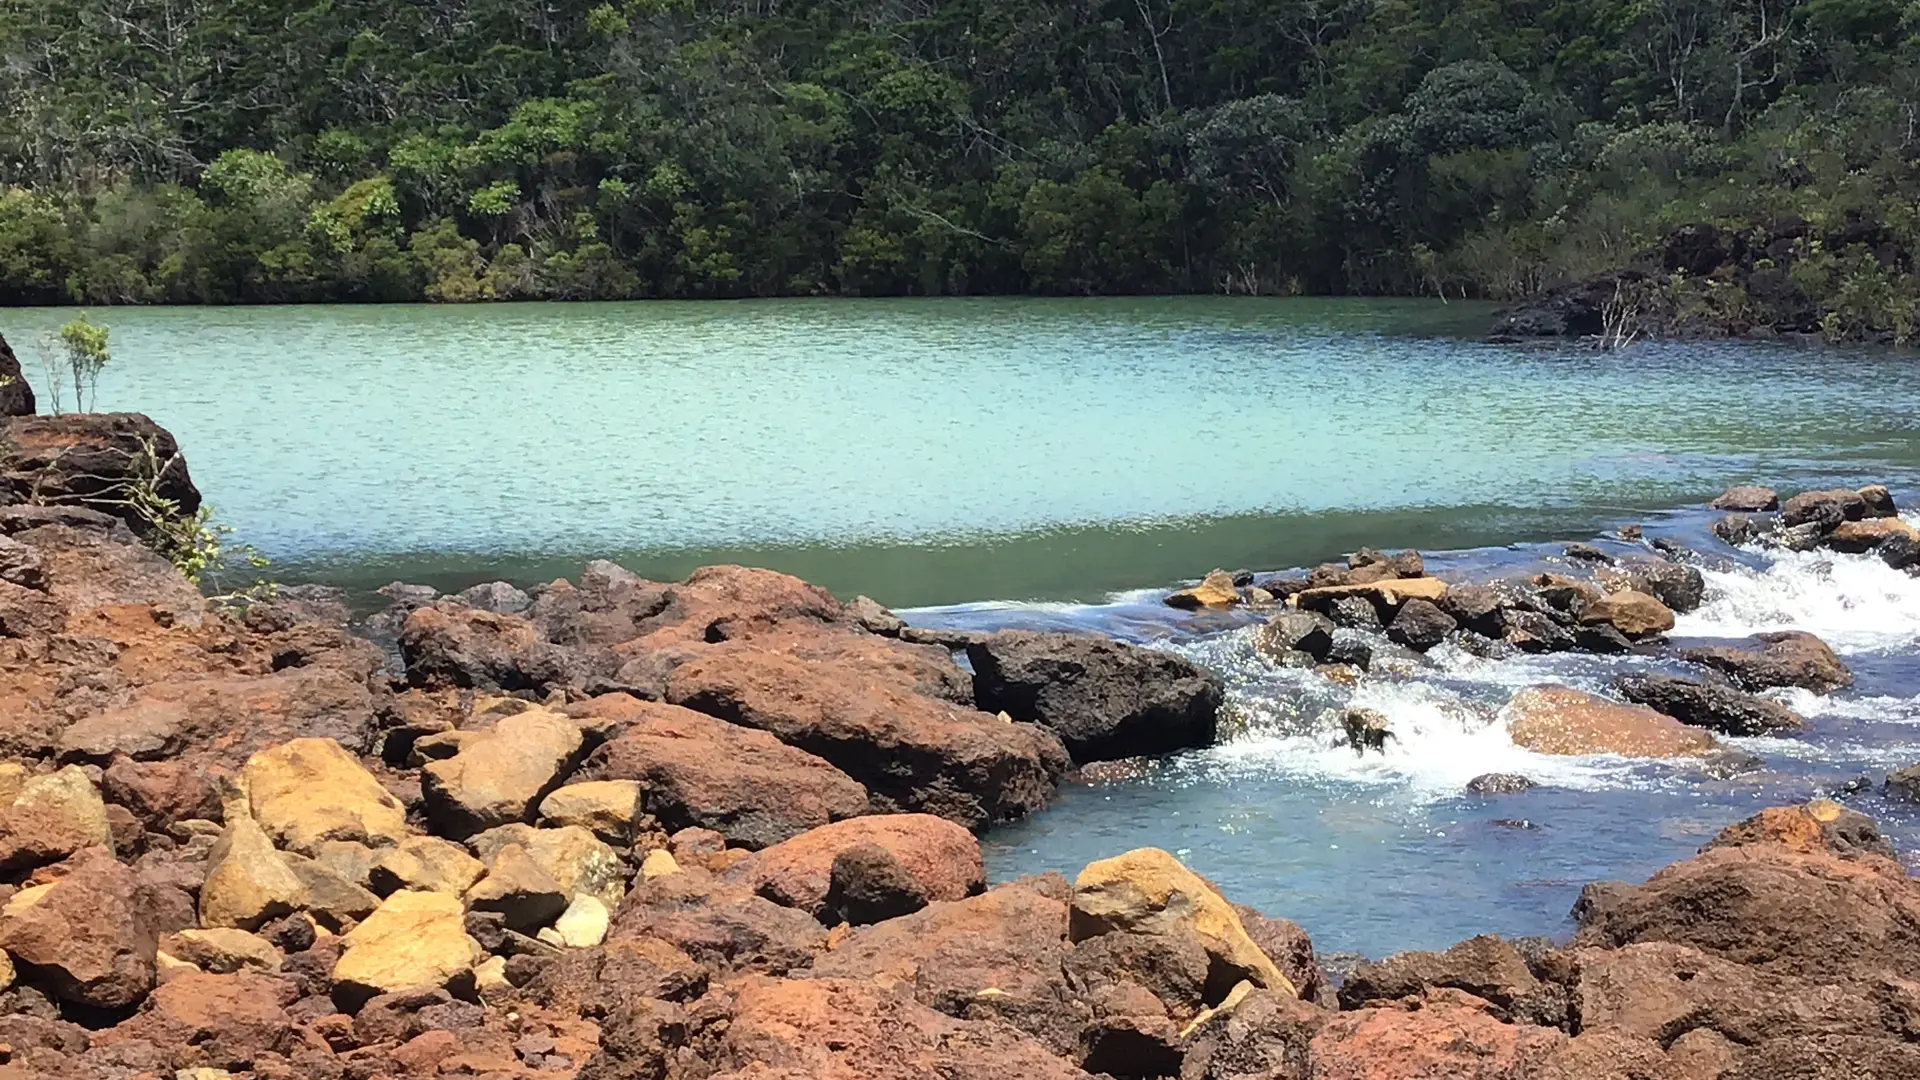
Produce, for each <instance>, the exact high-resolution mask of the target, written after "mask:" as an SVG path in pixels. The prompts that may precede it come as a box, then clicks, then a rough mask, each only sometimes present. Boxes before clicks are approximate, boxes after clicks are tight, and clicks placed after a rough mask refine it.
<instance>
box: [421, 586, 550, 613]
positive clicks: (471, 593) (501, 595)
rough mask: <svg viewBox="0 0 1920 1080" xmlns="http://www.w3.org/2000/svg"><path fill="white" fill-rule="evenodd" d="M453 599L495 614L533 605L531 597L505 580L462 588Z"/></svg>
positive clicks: (523, 609) (516, 610) (518, 610)
mask: <svg viewBox="0 0 1920 1080" xmlns="http://www.w3.org/2000/svg"><path fill="white" fill-rule="evenodd" d="M428 599H429V600H431V599H432V598H431V597H429V598H428ZM453 599H455V600H457V601H459V602H460V603H462V604H465V605H467V606H468V607H472V608H479V609H480V610H481V611H491V612H493V613H495V614H497V615H518V614H520V613H521V612H523V611H526V610H527V609H528V608H530V607H532V606H533V597H531V596H528V595H527V594H526V592H525V591H524V590H522V589H520V588H519V587H518V586H515V585H513V584H511V583H509V582H505V581H488V582H483V583H481V584H479V585H474V586H471V587H469V588H465V589H462V590H460V591H459V592H457V593H454V594H453Z"/></svg>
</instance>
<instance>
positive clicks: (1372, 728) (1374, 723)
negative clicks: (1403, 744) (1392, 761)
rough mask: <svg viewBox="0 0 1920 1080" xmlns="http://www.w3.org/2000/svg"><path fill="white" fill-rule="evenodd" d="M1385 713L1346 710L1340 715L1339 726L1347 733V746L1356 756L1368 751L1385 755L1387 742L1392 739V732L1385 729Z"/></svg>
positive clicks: (1369, 710)
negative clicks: (1351, 748)
mask: <svg viewBox="0 0 1920 1080" xmlns="http://www.w3.org/2000/svg"><path fill="white" fill-rule="evenodd" d="M1387 724H1388V720H1387V717H1386V714H1385V713H1382V712H1380V711H1379V710H1377V709H1347V710H1345V711H1343V712H1342V713H1341V714H1340V726H1341V728H1342V729H1344V730H1345V731H1346V733H1347V745H1348V746H1351V747H1353V752H1354V753H1356V754H1364V753H1366V752H1367V751H1369V750H1372V751H1374V752H1376V753H1386V750H1387V740H1388V739H1391V738H1393V732H1392V731H1389V730H1388V729H1387Z"/></svg>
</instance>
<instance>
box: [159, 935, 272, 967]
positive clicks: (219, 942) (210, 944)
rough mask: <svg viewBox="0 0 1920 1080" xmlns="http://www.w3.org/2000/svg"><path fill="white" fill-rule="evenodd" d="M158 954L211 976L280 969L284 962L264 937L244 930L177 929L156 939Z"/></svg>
mask: <svg viewBox="0 0 1920 1080" xmlns="http://www.w3.org/2000/svg"><path fill="white" fill-rule="evenodd" d="M160 951H161V952H164V953H166V954H167V955H169V956H173V957H177V958H179V959H181V960H185V961H186V962H188V963H190V964H192V965H194V966H195V967H197V968H199V969H200V970H202V971H206V972H210V973H212V974H215V975H230V974H232V973H233V972H236V971H262V972H266V973H268V974H272V973H274V972H277V971H279V970H280V964H281V962H282V961H283V960H285V959H286V957H285V956H283V955H282V954H281V952H280V950H279V949H276V948H274V947H273V945H272V944H271V943H270V942H268V941H267V940H266V939H265V938H261V937H258V936H256V935H254V934H249V933H247V932H246V931H245V930H234V929H222V928H215V929H211V930H179V931H175V932H174V933H171V934H168V935H167V936H166V937H164V938H162V939H160Z"/></svg>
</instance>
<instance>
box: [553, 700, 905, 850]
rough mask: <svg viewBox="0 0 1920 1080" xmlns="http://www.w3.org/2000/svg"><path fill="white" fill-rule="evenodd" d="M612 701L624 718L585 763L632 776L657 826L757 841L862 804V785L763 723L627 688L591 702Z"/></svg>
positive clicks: (611, 775)
mask: <svg viewBox="0 0 1920 1080" xmlns="http://www.w3.org/2000/svg"><path fill="white" fill-rule="evenodd" d="M595 700H596V702H599V701H601V700H602V699H595ZM615 706H617V707H618V710H619V711H618V713H617V714H616V715H618V716H620V717H621V720H622V723H623V724H624V728H623V730H622V732H621V734H620V735H619V736H618V737H617V738H615V739H613V740H611V741H609V742H607V743H605V744H604V745H602V746H601V747H600V748H599V749H597V750H595V751H594V753H593V756H592V757H590V758H589V759H588V760H587V763H586V766H585V768H584V770H583V772H584V774H585V775H588V776H593V777H597V778H600V779H602V780H611V781H630V782H634V783H637V785H638V786H639V788H640V790H641V793H642V795H641V798H642V804H643V805H644V806H645V808H646V810H647V812H648V813H650V814H652V815H653V816H654V818H655V819H656V820H657V821H658V822H659V824H660V827H661V828H663V829H666V830H668V831H671V832H678V831H679V830H681V829H685V828H696V827H697V828H705V829H712V830H714V831H716V832H719V833H721V834H723V835H724V836H725V837H726V838H727V841H728V842H729V843H732V844H736V845H739V846H742V847H749V848H755V849H758V848H763V847H768V846H771V845H773V844H777V843H779V842H781V841H782V840H786V839H788V838H790V837H793V836H797V835H799V834H800V833H803V832H805V831H807V830H808V829H812V828H816V827H818V826H821V825H825V824H827V823H828V822H832V821H838V820H841V819H843V818H850V817H856V816H858V815H860V814H864V813H866V812H867V790H866V788H864V787H862V786H861V785H860V784H859V783H857V782H856V781H854V780H853V779H852V778H851V777H849V776H847V775H846V774H845V773H843V772H841V771H840V770H839V769H836V768H834V767H833V766H832V765H829V764H828V763H827V762H825V761H823V760H822V759H820V758H818V757H815V756H814V755H813V754H809V753H807V752H805V751H803V750H798V749H795V748H793V747H791V746H788V745H786V744H785V743H783V742H781V741H780V740H779V739H777V738H775V737H774V736H773V735H771V734H769V733H767V732H765V731H760V730H757V729H755V728H750V727H742V726H740V725H738V724H729V723H727V722H725V721H723V720H716V719H714V718H713V717H711V716H707V715H704V714H702V713H697V712H694V711H693V710H691V709H684V708H681V707H679V706H675V705H667V704H662V703H660V702H651V701H641V700H639V699H637V698H631V697H627V696H625V695H618V696H617V699H616V700H615V701H614V702H612V703H611V704H609V705H605V706H602V707H601V708H600V709H599V710H598V711H600V712H608V711H609V710H610V709H612V708H614V707H615ZM569 790H570V788H561V789H559V790H558V791H556V792H554V793H553V795H552V796H549V797H548V802H552V801H553V800H554V799H555V798H563V797H564V796H565V793H566V792H568V791H569Z"/></svg>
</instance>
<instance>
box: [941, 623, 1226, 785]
mask: <svg viewBox="0 0 1920 1080" xmlns="http://www.w3.org/2000/svg"><path fill="white" fill-rule="evenodd" d="M967 660H968V661H969V662H970V663H971V664H972V665H973V671H974V676H973V694H974V700H975V703H976V704H977V705H978V706H979V707H980V708H981V709H983V710H986V711H989V712H1005V713H1007V714H1008V715H1010V716H1012V717H1013V718H1014V719H1015V720H1023V721H1029V722H1032V723H1037V724H1040V725H1041V726H1043V727H1046V728H1047V729H1049V730H1051V731H1052V732H1053V733H1054V734H1055V735H1058V736H1059V737H1060V741H1061V742H1062V743H1064V744H1065V746H1066V748H1067V752H1068V753H1069V754H1071V755H1072V757H1073V760H1075V761H1077V762H1086V761H1105V760H1115V759H1120V758H1130V757H1141V756H1145V755H1152V754H1163V753H1168V752H1171V751H1174V750H1184V749H1189V748H1194V747H1204V746H1211V745H1213V741H1214V738H1215V734H1216V729H1217V726H1218V714H1219V711H1220V702H1221V698H1222V691H1221V686H1220V680H1219V679H1218V678H1217V677H1215V676H1214V675H1213V674H1211V673H1209V672H1207V671H1206V670H1204V669H1202V668H1200V667H1198V666H1196V665H1195V664H1193V663H1192V662H1191V661H1189V660H1187V659H1185V658H1183V657H1180V656H1176V655H1174V654H1172V653H1168V652H1163V651H1161V650H1157V649H1146V648H1141V647H1140V646H1137V645H1129V644H1126V643H1125V642H1119V641H1114V640H1112V639H1110V638H1105V637H1097V636H1093V635H1087V634H1041V633H1033V632H1030V631H1024V630H1005V631H1001V632H1000V633H997V634H990V635H987V636H986V637H982V638H979V639H977V640H975V641H973V642H971V643H969V644H968V645H967Z"/></svg>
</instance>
